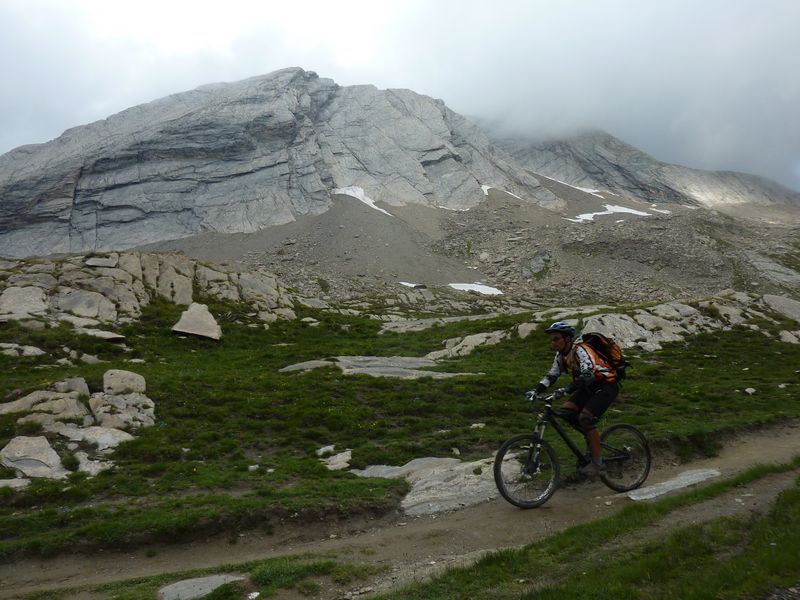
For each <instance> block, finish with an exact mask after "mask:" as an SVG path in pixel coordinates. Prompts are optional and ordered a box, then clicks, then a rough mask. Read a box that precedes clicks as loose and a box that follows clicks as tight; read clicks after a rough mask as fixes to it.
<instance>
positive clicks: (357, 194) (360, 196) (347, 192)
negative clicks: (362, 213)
mask: <svg viewBox="0 0 800 600" xmlns="http://www.w3.org/2000/svg"><path fill="white" fill-rule="evenodd" d="M331 194H341V195H342V196H350V197H351V198H355V199H356V200H361V202H363V203H364V204H366V205H367V206H369V207H370V208H374V209H375V210H377V211H379V212H382V213H383V214H385V215H389V216H390V217H391V216H392V214H391V213H388V212H386V211H385V210H383V209H382V208H378V207H377V206H375V201H374V200H373V199H372V198H370V197H369V196H367V194H366V193H365V192H364V189H363V188H360V187H358V186H356V185H351V186H348V187H343V188H336V189H335V190H333V191H332V192H331Z"/></svg>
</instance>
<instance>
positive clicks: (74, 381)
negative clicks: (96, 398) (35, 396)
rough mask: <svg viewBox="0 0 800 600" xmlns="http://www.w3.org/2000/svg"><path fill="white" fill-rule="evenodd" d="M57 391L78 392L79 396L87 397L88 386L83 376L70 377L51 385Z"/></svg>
mask: <svg viewBox="0 0 800 600" xmlns="http://www.w3.org/2000/svg"><path fill="white" fill-rule="evenodd" d="M53 387H55V388H56V391H57V392H62V393H66V392H78V395H79V396H85V397H86V398H88V397H89V386H88V384H87V383H86V380H85V379H84V378H83V377H71V378H69V379H65V380H64V381H59V382H58V383H56V384H55V386H53Z"/></svg>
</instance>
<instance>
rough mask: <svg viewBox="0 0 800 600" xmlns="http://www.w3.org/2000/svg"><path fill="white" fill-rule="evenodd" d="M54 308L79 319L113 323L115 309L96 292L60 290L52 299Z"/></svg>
mask: <svg viewBox="0 0 800 600" xmlns="http://www.w3.org/2000/svg"><path fill="white" fill-rule="evenodd" d="M54 302H55V306H56V307H57V308H58V309H59V310H62V311H68V312H71V313H73V314H75V315H77V316H79V317H88V318H90V319H98V320H99V321H114V320H116V318H117V309H116V307H115V306H114V304H113V303H112V302H111V300H109V299H108V298H106V297H105V296H103V295H102V294H100V293H98V292H90V291H87V290H79V289H73V288H61V289H60V290H59V291H58V294H56V296H55V298H54Z"/></svg>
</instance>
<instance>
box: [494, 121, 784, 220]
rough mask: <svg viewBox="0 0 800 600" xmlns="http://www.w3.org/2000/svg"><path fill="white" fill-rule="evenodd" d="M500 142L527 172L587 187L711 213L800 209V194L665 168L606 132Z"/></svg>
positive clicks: (738, 177) (769, 184)
mask: <svg viewBox="0 0 800 600" xmlns="http://www.w3.org/2000/svg"><path fill="white" fill-rule="evenodd" d="M495 142H496V144H497V145H498V146H500V147H501V148H502V149H503V150H505V151H506V152H508V153H509V154H510V155H511V156H512V157H513V158H514V159H515V161H516V162H517V163H519V164H520V165H522V166H524V167H525V168H526V169H529V170H531V171H534V172H536V173H540V174H542V175H545V176H547V177H552V178H554V179H557V180H560V181H563V182H565V183H568V184H571V185H577V186H581V187H584V188H596V189H601V190H607V191H610V192H614V193H616V194H622V195H624V196H632V197H635V198H643V199H649V200H651V201H653V202H677V203H679V204H690V205H691V204H697V205H701V206H706V207H710V208H720V207H725V206H731V205H738V204H756V205H761V206H771V205H775V204H788V205H794V206H800V192H795V191H793V190H790V189H788V188H785V187H783V186H782V185H780V184H778V183H775V182H774V181H770V180H768V179H764V178H762V177H758V176H756V175H748V174H746V173H736V172H732V171H702V170H699V169H691V168H688V167H681V166H678V165H672V164H669V163H664V162H661V161H658V160H656V159H655V158H653V157H652V156H650V155H648V154H646V153H644V152H642V151H641V150H638V149H637V148H634V147H633V146H630V145H628V144H626V143H624V142H622V141H621V140H618V139H617V138H615V137H613V136H611V135H609V134H607V133H605V132H603V131H591V132H584V133H581V134H577V135H574V136H572V137H570V138H566V139H558V140H544V141H539V140H532V139H530V138H525V137H522V138H520V137H504V136H499V137H497V139H496V140H495Z"/></svg>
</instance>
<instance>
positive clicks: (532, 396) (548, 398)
mask: <svg viewBox="0 0 800 600" xmlns="http://www.w3.org/2000/svg"><path fill="white" fill-rule="evenodd" d="M555 397H556V395H555V394H548V395H547V396H539V395H538V394H537V393H536V392H535V391H533V390H529V391H527V392H525V399H526V400H527V401H528V402H534V401H536V400H544V401H545V402H550V401H551V400H554V399H555Z"/></svg>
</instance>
